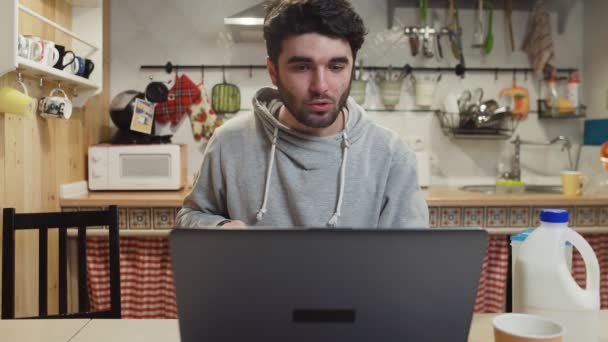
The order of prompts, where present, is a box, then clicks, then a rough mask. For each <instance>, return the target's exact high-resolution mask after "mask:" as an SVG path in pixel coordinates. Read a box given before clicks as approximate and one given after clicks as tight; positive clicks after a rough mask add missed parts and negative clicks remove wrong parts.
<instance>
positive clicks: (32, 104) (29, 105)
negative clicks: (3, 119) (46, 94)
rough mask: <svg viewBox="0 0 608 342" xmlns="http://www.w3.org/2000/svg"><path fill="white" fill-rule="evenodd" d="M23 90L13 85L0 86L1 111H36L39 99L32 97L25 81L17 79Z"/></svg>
mask: <svg viewBox="0 0 608 342" xmlns="http://www.w3.org/2000/svg"><path fill="white" fill-rule="evenodd" d="M17 84H19V85H20V86H21V87H22V88H23V92H20V91H19V90H17V89H15V88H11V87H4V88H0V112H1V113H11V114H17V115H33V114H34V113H36V107H37V101H36V99H34V98H32V97H30V96H29V95H28V92H27V88H26V87H25V84H24V83H23V82H20V81H17Z"/></svg>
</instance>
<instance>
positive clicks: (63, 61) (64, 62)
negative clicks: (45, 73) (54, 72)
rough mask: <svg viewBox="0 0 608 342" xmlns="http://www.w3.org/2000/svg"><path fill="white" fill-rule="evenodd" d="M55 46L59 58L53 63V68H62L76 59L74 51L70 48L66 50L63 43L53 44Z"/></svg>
mask: <svg viewBox="0 0 608 342" xmlns="http://www.w3.org/2000/svg"><path fill="white" fill-rule="evenodd" d="M55 48H56V49H57V51H59V60H57V63H55V65H53V68H55V69H59V70H63V69H65V67H67V66H68V65H70V64H72V63H74V60H75V59H76V55H75V54H74V52H72V51H70V50H67V51H66V49H65V46H63V45H55ZM66 57H67V58H66ZM70 57H71V58H70Z"/></svg>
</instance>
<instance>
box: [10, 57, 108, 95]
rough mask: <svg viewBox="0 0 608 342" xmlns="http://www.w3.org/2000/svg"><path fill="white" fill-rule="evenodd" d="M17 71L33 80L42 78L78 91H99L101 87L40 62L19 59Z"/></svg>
mask: <svg viewBox="0 0 608 342" xmlns="http://www.w3.org/2000/svg"><path fill="white" fill-rule="evenodd" d="M17 70H18V71H19V72H21V74H23V75H27V76H31V77H33V78H42V79H43V80H44V81H45V82H49V81H53V82H62V83H66V85H67V84H69V85H70V86H71V87H75V88H77V90H91V89H92V90H98V89H99V85H98V84H95V82H93V81H91V80H89V79H86V78H84V77H80V76H76V75H73V74H70V73H69V72H67V71H63V70H59V69H55V68H52V67H49V66H46V65H43V64H40V63H38V62H35V61H32V60H29V59H26V58H23V57H17Z"/></svg>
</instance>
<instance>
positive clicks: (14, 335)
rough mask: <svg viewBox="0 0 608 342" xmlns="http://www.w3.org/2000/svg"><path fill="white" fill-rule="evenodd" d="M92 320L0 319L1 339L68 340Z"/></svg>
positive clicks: (6, 341) (10, 341)
mask: <svg viewBox="0 0 608 342" xmlns="http://www.w3.org/2000/svg"><path fill="white" fill-rule="evenodd" d="M90 321H91V320H90V319H11V320H0V341H2V342H66V341H69V340H70V339H71V338H72V337H74V336H75V335H76V334H78V332H79V331H80V329H82V328H83V327H84V326H86V325H87V323H89V322H90Z"/></svg>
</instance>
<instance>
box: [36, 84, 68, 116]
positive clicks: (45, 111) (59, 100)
mask: <svg viewBox="0 0 608 342" xmlns="http://www.w3.org/2000/svg"><path fill="white" fill-rule="evenodd" d="M55 92H61V94H62V95H63V96H55ZM38 108H39V111H40V116H42V117H43V118H56V119H69V118H70V117H71V116H72V102H71V101H70V99H69V98H68V95H67V94H66V93H65V91H63V89H61V88H55V89H53V90H51V93H50V94H49V96H47V97H43V98H42V99H40V105H39V106H38Z"/></svg>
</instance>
